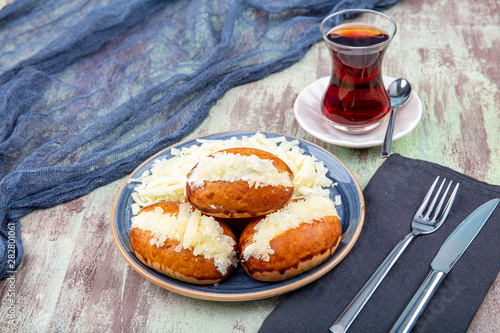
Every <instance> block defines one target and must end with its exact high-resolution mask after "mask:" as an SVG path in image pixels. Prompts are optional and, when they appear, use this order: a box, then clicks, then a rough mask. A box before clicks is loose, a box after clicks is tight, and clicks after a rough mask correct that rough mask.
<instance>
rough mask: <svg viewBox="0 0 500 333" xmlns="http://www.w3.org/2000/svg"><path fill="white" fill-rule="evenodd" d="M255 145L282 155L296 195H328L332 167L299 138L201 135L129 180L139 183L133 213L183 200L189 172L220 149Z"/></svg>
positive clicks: (259, 135) (173, 150)
mask: <svg viewBox="0 0 500 333" xmlns="http://www.w3.org/2000/svg"><path fill="white" fill-rule="evenodd" d="M234 147H251V148H257V149H261V150H265V151H267V152H269V153H271V154H274V155H276V156H277V157H279V158H280V159H282V160H283V161H284V162H285V163H286V164H287V165H288V166H289V168H290V169H291V170H292V172H293V173H294V175H295V177H294V179H293V186H294V197H302V196H304V195H305V194H308V193H315V194H319V195H322V196H325V197H328V196H329V194H330V191H329V189H328V187H330V186H332V183H333V182H332V181H331V180H330V179H329V178H328V177H327V176H326V174H327V172H328V170H327V169H326V167H325V166H324V164H323V162H322V161H318V160H317V159H316V157H314V156H310V155H306V154H304V151H303V150H302V149H301V148H300V147H299V141H298V140H293V141H288V140H287V139H286V138H285V137H275V138H268V137H266V136H265V135H264V134H262V133H256V134H254V135H252V136H244V137H241V138H236V137H232V138H230V139H227V140H203V139H198V140H197V144H193V145H192V146H189V147H183V148H181V149H178V148H172V149H171V150H170V154H171V156H170V157H168V158H162V159H157V160H155V161H154V163H153V166H152V167H151V169H150V170H148V171H146V172H144V173H143V174H142V175H141V176H140V177H139V178H138V179H131V180H129V182H131V183H137V186H136V187H135V192H133V193H132V198H133V200H134V204H132V212H133V214H134V215H135V214H137V212H138V211H139V210H140V209H141V208H142V207H146V206H148V205H151V204H153V203H157V202H162V201H179V202H183V201H184V200H185V198H186V196H185V187H186V181H187V174H188V173H189V172H190V171H191V169H192V168H193V167H194V166H195V165H196V163H198V162H200V160H201V159H202V158H204V157H206V156H208V155H210V154H212V153H214V152H216V151H219V150H223V149H227V148H234Z"/></svg>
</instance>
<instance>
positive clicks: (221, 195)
mask: <svg viewBox="0 0 500 333" xmlns="http://www.w3.org/2000/svg"><path fill="white" fill-rule="evenodd" d="M221 151H223V152H228V153H232V154H240V155H243V156H249V155H255V156H258V157H259V158H261V159H268V160H271V161H272V163H273V165H274V166H275V167H276V169H278V171H279V172H280V173H283V172H288V174H289V175H290V180H293V177H294V176H293V172H292V170H290V168H289V167H288V165H287V164H286V163H285V162H283V160H281V159H280V158H278V157H277V156H275V155H273V154H271V153H268V152H266V151H263V150H260V149H255V148H230V149H225V150H221ZM210 156H212V155H209V157H210ZM196 167H197V165H195V166H194V168H193V170H191V172H190V173H189V174H188V176H187V177H188V179H189V176H190V175H191V174H192V173H193V171H194V170H195V169H196ZM293 191H294V188H293V186H290V187H285V186H272V185H268V186H263V187H257V188H255V187H250V186H249V185H248V182H246V181H242V180H240V181H234V182H225V181H205V182H204V185H203V186H202V187H196V186H191V185H190V184H189V182H188V184H187V185H186V197H187V200H188V201H189V202H190V203H191V204H192V205H193V206H194V207H196V208H197V209H199V210H201V211H202V212H203V213H205V214H207V215H211V216H215V217H221V218H249V217H256V216H262V215H266V214H269V213H272V212H275V211H277V210H278V209H280V208H282V207H283V206H284V205H286V204H287V203H288V202H289V201H290V199H291V198H292V195H293Z"/></svg>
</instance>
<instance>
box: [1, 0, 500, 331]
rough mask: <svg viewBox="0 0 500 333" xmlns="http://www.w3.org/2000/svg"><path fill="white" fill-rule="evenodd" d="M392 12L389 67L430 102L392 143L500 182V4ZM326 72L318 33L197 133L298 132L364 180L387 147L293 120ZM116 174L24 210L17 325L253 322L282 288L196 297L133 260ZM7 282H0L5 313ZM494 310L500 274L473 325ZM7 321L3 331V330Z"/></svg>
mask: <svg viewBox="0 0 500 333" xmlns="http://www.w3.org/2000/svg"><path fill="white" fill-rule="evenodd" d="M4 2H5V1H4ZM7 2H10V1H7ZM0 4H1V3H0ZM385 12H386V13H387V14H389V15H391V16H392V17H394V18H395V20H396V22H397V23H398V33H397V35H396V37H395V39H394V41H393V42H392V44H391V46H390V47H389V49H388V51H387V53H386V57H385V66H384V74H385V75H389V76H393V77H405V78H407V79H408V80H409V81H410V82H411V84H412V86H413V87H414V89H415V90H416V91H417V93H418V94H419V96H420V98H421V100H422V103H423V106H424V114H423V118H422V121H421V123H420V124H419V125H418V126H417V128H416V129H415V130H414V131H413V132H411V133H410V134H409V135H408V136H406V137H404V138H401V139H399V140H397V141H395V142H394V143H393V146H392V152H397V153H401V154H402V155H404V156H407V157H411V158H417V159H423V160H428V161H432V162H436V163H439V164H442V165H445V166H449V167H451V168H453V169H455V170H458V171H461V172H463V173H465V174H467V175H470V176H472V177H475V178H477V179H480V180H483V181H485V182H488V183H492V184H496V185H500V149H498V147H500V130H499V124H500V111H499V107H498V105H500V63H499V62H498V53H499V51H500V29H498V27H499V26H500V5H499V3H498V2H497V1H493V0H476V1H470V2H468V1H460V2H455V1H453V0H420V1H410V0H403V1H402V2H400V3H399V4H398V5H397V6H395V7H393V8H391V9H389V10H387V11H385ZM329 72H330V60H329V56H328V53H327V50H326V48H325V47H323V45H322V44H321V43H317V44H316V45H314V46H313V47H312V49H311V50H310V51H309V52H308V54H307V55H306V57H305V58H304V59H303V60H302V61H300V62H299V63H297V64H295V65H293V66H292V67H291V68H289V69H287V70H285V71H283V72H280V73H276V74H273V75H270V76H269V77H267V78H265V79H263V80H260V81H258V82H253V83H250V84H246V85H243V86H239V87H236V88H234V89H232V90H230V91H229V92H228V93H227V94H226V95H225V96H224V98H223V99H221V100H220V101H219V102H218V103H217V104H216V105H215V106H214V107H213V108H212V110H211V114H210V117H209V118H208V119H207V120H206V121H205V122H204V123H203V124H202V125H200V126H199V127H198V128H197V130H196V131H195V132H193V133H192V135H191V136H190V137H194V136H198V135H203V134H210V133H214V132H220V131H228V130H262V131H273V132H282V133H286V134H290V135H294V136H298V137H300V138H303V139H306V140H309V141H312V142H314V143H316V144H318V145H320V146H322V147H324V148H326V149H327V150H329V151H330V152H332V153H333V154H334V155H336V156H337V157H338V158H340V159H341V160H342V161H343V162H344V163H345V164H346V165H347V166H348V167H349V168H350V169H351V170H352V171H353V173H354V174H355V175H356V177H357V178H358V180H359V182H360V184H361V186H362V187H363V188H364V186H365V185H366V184H367V182H368V180H369V179H370V177H371V176H372V175H373V173H374V172H375V170H376V169H377V168H378V167H379V166H380V165H381V164H382V162H383V160H381V159H380V158H379V157H378V156H379V154H380V147H373V148H370V149H359V150H353V149H349V148H344V147H339V146H335V145H331V144H326V143H324V142H320V141H319V140H317V139H315V138H314V137H312V136H311V135H309V134H307V133H306V132H305V131H304V130H302V128H301V127H300V126H299V125H298V123H297V122H296V121H295V118H294V114H293V103H294V101H295V99H296V98H297V96H298V94H299V93H300V91H301V90H302V89H303V88H304V87H306V86H307V85H309V84H310V83H312V82H314V81H315V80H317V79H318V78H320V77H323V76H327V75H329ZM121 183H122V180H120V181H116V182H114V183H112V184H109V185H107V186H104V187H101V188H99V189H97V190H96V191H94V192H92V193H90V194H88V195H86V196H83V197H81V198H77V199H75V200H72V201H70V202H68V203H65V204H62V205H58V206H56V207H53V208H50V209H45V210H38V211H35V212H33V213H31V214H29V215H27V216H25V217H24V218H23V219H22V224H21V225H22V233H23V242H24V249H25V255H24V260H23V263H22V265H21V267H20V269H19V271H18V273H17V275H16V281H15V286H16V299H17V302H18V303H17V310H18V312H17V314H16V321H17V326H18V328H19V332H69V331H78V332H193V331H199V330H200V328H203V331H204V332H246V333H250V332H256V331H257V330H258V328H259V327H260V324H261V323H262V321H263V320H264V318H265V317H266V316H267V314H268V313H269V312H270V311H271V310H272V309H273V308H274V307H275V306H276V305H277V304H278V303H279V301H280V300H281V297H274V298H270V299H265V300H260V301H251V302H241V303H240V302H238V303H224V302H211V301H202V300H196V299H191V298H187V297H184V296H180V295H176V294H174V293H171V292H169V291H166V290H163V289H161V288H160V287H158V286H156V285H154V284H153V283H150V282H149V281H147V280H145V279H144V278H142V277H141V276H140V275H139V274H138V273H136V272H135V271H134V270H133V269H132V268H130V267H129V266H128V265H127V264H126V262H125V260H124V259H123V258H122V257H121V256H120V254H119V252H118V251H117V249H116V246H115V245H114V242H113V240H112V236H111V231H110V217H111V206H112V203H113V200H114V197H115V195H116V193H117V191H118V189H119V187H120V185H121ZM7 288H8V282H7V281H6V280H3V281H0V296H1V297H2V303H1V306H2V307H1V308H0V318H2V319H5V318H6V317H7V308H6V299H7ZM498 309H500V276H498V277H497V279H496V281H495V283H494V284H493V285H492V287H491V289H490V291H489V292H488V294H487V295H486V298H485V299H484V302H483V304H482V306H481V308H480V309H479V311H478V312H477V315H476V317H475V319H474V321H473V322H472V324H471V326H470V328H469V333H483V332H495V331H496V332H498V331H500V313H499V311H498ZM3 323H4V321H2V322H1V323H0V331H6V328H5V326H3V327H2V325H3Z"/></svg>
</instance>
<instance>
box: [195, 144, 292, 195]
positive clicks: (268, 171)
mask: <svg viewBox="0 0 500 333" xmlns="http://www.w3.org/2000/svg"><path fill="white" fill-rule="evenodd" d="M237 180H242V181H246V182H248V185H249V187H250V188H252V187H254V186H255V188H257V187H260V186H262V187H263V186H268V185H272V186H278V185H283V186H285V187H291V186H293V183H292V180H291V179H290V174H289V173H288V172H279V170H278V169H277V168H276V167H275V166H274V164H273V161H271V160H268V159H261V158H259V157H258V156H255V155H249V156H247V155H240V154H232V153H228V152H216V153H214V154H212V155H211V156H207V157H206V158H202V159H201V161H200V162H199V163H198V165H197V166H196V168H195V169H194V170H193V173H192V174H191V175H190V177H189V179H188V182H189V184H190V186H193V187H202V186H203V184H204V182H205V181H226V182H234V181H237Z"/></svg>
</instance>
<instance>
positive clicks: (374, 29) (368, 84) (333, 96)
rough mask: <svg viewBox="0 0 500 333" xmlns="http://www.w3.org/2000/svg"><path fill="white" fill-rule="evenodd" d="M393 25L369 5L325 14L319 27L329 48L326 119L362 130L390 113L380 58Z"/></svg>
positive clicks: (349, 129) (352, 130)
mask: <svg viewBox="0 0 500 333" xmlns="http://www.w3.org/2000/svg"><path fill="white" fill-rule="evenodd" d="M396 30H397V27H396V23H395V22H394V20H393V19H391V18H390V17H389V16H387V15H385V14H382V13H379V12H377V11H373V10H367V9H351V10H344V11H340V12H337V13H334V14H332V15H330V16H328V17H326V18H325V19H324V20H323V22H322V23H321V25H320V32H321V34H322V36H323V39H324V41H325V44H326V46H327V47H328V50H329V51H330V55H331V59H332V72H331V77H330V82H329V85H328V88H327V90H326V91H325V93H324V95H323V99H322V101H321V104H322V105H321V108H322V112H323V116H324V118H325V119H326V121H327V122H328V123H329V124H330V125H332V126H333V127H335V128H337V129H339V130H342V131H345V132H349V133H358V134H360V133H365V132H366V131H369V130H372V129H374V128H376V127H377V126H379V125H380V124H381V123H382V122H383V121H384V119H385V118H386V117H387V116H388V115H389V111H390V109H391V102H390V99H389V96H388V94H387V91H386V90H385V87H384V80H383V76H382V61H383V58H384V53H385V51H386V49H387V47H388V46H389V44H390V42H391V40H392V39H393V37H394V35H395V34H396Z"/></svg>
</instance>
